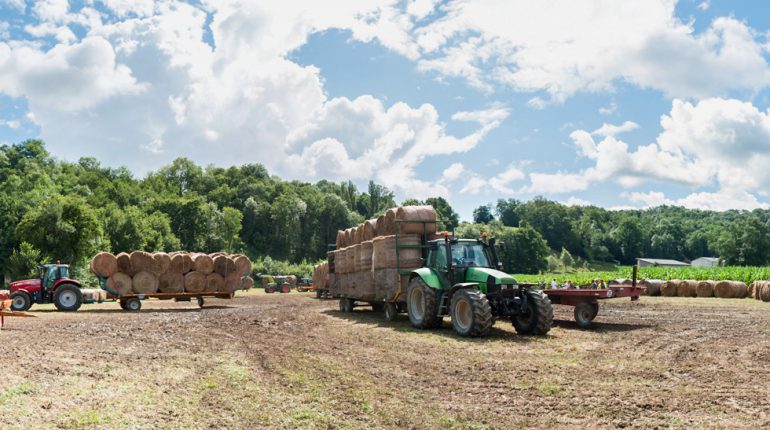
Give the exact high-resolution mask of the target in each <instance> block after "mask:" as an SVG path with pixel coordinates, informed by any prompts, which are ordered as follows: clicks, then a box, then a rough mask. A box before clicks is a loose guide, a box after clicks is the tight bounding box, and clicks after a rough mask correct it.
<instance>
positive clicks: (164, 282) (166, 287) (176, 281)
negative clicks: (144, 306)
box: [158, 257, 184, 293]
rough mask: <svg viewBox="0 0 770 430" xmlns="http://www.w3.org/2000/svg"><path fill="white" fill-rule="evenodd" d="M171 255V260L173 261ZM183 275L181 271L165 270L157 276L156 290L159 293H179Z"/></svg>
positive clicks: (181, 288)
mask: <svg viewBox="0 0 770 430" xmlns="http://www.w3.org/2000/svg"><path fill="white" fill-rule="evenodd" d="M173 259H174V258H173V257H172V258H171V260H172V261H173ZM183 282H184V275H182V273H181V272H171V271H169V272H166V273H164V274H162V275H160V277H158V291H159V292H161V293H181V292H182V291H183V290H184V289H183V287H182V285H183Z"/></svg>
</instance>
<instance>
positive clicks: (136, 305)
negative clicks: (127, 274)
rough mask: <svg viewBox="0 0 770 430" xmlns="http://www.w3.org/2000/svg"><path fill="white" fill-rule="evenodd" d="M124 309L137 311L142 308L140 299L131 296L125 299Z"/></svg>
mask: <svg viewBox="0 0 770 430" xmlns="http://www.w3.org/2000/svg"><path fill="white" fill-rule="evenodd" d="M124 309H125V310H127V311H129V312H138V311H139V310H140V309H142V301H141V300H139V299H137V298H136V297H132V298H130V299H128V300H126V307H125V308H124Z"/></svg>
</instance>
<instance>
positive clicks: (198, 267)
mask: <svg viewBox="0 0 770 430" xmlns="http://www.w3.org/2000/svg"><path fill="white" fill-rule="evenodd" d="M192 261H193V270H194V271H196V272H200V273H203V274H204V275H208V274H209V273H211V272H213V271H214V259H213V258H211V257H209V256H208V255H206V254H195V256H194V257H192Z"/></svg>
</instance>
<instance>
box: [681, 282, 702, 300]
mask: <svg viewBox="0 0 770 430" xmlns="http://www.w3.org/2000/svg"><path fill="white" fill-rule="evenodd" d="M697 286H698V282H697V281H689V280H688V281H680V282H679V285H677V287H676V295H677V296H678V297H696V296H697V294H696V292H695V290H696V288H697Z"/></svg>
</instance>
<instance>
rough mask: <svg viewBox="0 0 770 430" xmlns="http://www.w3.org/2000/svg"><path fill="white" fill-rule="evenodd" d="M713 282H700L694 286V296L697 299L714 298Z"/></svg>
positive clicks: (714, 284) (714, 283)
mask: <svg viewBox="0 0 770 430" xmlns="http://www.w3.org/2000/svg"><path fill="white" fill-rule="evenodd" d="M716 284H717V283H716V282H715V281H700V282H698V284H697V285H696V286H695V295H696V296H698V297H714V286H716Z"/></svg>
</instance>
